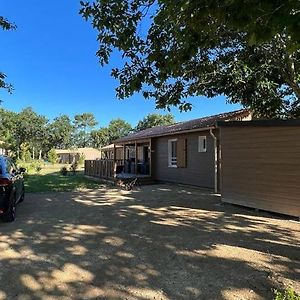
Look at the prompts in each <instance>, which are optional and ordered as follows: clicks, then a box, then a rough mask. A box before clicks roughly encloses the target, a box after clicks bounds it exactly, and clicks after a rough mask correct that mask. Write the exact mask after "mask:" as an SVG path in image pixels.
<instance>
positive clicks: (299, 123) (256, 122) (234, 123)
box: [217, 119, 300, 127]
mask: <svg viewBox="0 0 300 300" xmlns="http://www.w3.org/2000/svg"><path fill="white" fill-rule="evenodd" d="M260 126H263V127H276V126H277V127H280V126H287V127H288V126H300V119H294V120H280V119H274V120H251V121H218V122H217V127H260Z"/></svg>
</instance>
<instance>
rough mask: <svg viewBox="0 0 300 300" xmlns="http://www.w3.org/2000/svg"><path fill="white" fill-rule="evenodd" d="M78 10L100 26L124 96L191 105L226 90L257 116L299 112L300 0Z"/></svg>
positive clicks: (163, 2) (135, 2)
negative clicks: (117, 61)
mask: <svg viewBox="0 0 300 300" xmlns="http://www.w3.org/2000/svg"><path fill="white" fill-rule="evenodd" d="M80 13H81V15H82V16H83V17H84V18H85V19H86V20H90V21H91V23H92V26H93V27H94V28H95V29H96V30H97V31H98V37H97V39H98V41H99V50H98V52H97V55H98V57H99V59H100V63H101V64H102V65H105V64H108V63H109V60H110V56H111V54H112V53H113V51H114V50H118V51H119V52H120V53H121V54H122V57H123V58H124V64H123V66H122V67H121V68H115V69H113V70H112V76H113V77H115V78H116V79H118V80H119V86H118V88H117V90H116V92H117V96H118V97H119V98H120V99H124V98H127V97H129V96H131V95H132V94H134V93H135V92H141V93H143V95H144V97H145V98H154V99H155V102H156V106H157V108H167V109H169V108H170V107H171V106H177V107H179V109H181V110H189V109H191V108H192V106H191V104H190V103H189V100H188V99H189V97H191V96H206V97H209V98H212V97H214V96H217V95H225V96H226V97H227V100H228V101H229V102H231V103H241V104H242V105H244V106H247V107H248V106H250V107H251V108H252V109H253V110H254V111H255V112H256V115H257V116H258V117H267V118H275V117H289V118H293V117H299V116H300V86H299V83H300V72H299V55H300V53H299V45H300V30H299V18H300V17H299V16H300V2H299V1H296V0H290V1H288V0H275V1H268V0H253V1H239V0H230V1H229V0H225V1H224V0H223V1H222V0H216V1H210V0H179V1H172V0H158V1H154V0H130V1H129V0H110V1H107V0H95V1H90V2H83V1H82V2H81V10H80Z"/></svg>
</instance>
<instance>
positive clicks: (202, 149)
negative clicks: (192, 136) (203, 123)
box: [198, 135, 207, 152]
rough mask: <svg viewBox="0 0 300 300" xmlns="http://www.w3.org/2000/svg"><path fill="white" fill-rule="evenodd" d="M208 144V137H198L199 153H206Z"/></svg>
mask: <svg viewBox="0 0 300 300" xmlns="http://www.w3.org/2000/svg"><path fill="white" fill-rule="evenodd" d="M206 149H207V144H206V136H205V135H202V136H199V137H198V152H206Z"/></svg>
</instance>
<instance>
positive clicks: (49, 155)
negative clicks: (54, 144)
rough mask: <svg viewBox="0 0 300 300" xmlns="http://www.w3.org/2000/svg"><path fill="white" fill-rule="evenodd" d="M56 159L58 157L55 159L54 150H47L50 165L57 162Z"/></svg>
mask: <svg viewBox="0 0 300 300" xmlns="http://www.w3.org/2000/svg"><path fill="white" fill-rule="evenodd" d="M57 158H58V157H57V154H56V152H55V150H54V149H51V150H49V152H48V160H49V162H50V163H51V164H52V165H54V164H55V163H56V162H57Z"/></svg>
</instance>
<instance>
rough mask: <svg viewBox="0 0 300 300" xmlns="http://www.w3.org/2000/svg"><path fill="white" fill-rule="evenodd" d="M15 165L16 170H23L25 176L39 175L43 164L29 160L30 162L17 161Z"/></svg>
mask: <svg viewBox="0 0 300 300" xmlns="http://www.w3.org/2000/svg"><path fill="white" fill-rule="evenodd" d="M16 165H17V166H18V168H20V167H23V168H25V169H26V174H35V173H38V174H39V173H40V172H41V171H42V170H43V167H42V166H43V162H42V161H39V160H31V161H30V162H25V161H23V160H21V159H17V160H16Z"/></svg>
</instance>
